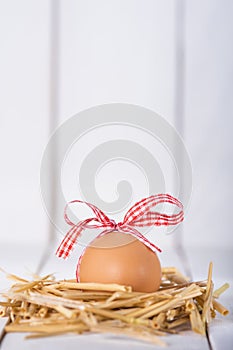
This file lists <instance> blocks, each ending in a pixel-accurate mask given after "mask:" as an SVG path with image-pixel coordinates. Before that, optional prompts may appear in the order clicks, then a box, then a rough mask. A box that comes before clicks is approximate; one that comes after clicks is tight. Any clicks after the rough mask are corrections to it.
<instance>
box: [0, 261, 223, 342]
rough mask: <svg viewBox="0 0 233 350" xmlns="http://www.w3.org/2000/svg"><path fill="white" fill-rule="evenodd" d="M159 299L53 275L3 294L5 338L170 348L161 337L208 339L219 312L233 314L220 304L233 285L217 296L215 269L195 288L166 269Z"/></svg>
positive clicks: (17, 283)
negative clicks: (90, 338) (76, 337)
mask: <svg viewBox="0 0 233 350" xmlns="http://www.w3.org/2000/svg"><path fill="white" fill-rule="evenodd" d="M162 275H163V277H162V283H161V286H160V289H159V290H158V291H157V292H154V293H139V292H134V291H132V288H131V287H130V286H123V285H117V284H98V283H77V282H76V281H75V280H62V281H56V280H55V279H54V277H53V275H47V276H45V277H39V276H34V280H33V281H28V280H26V279H23V278H20V277H18V276H15V275H8V278H10V279H12V280H14V284H13V285H12V286H11V288H10V289H9V290H8V291H7V292H5V293H2V296H3V297H4V299H5V301H0V315H1V316H7V317H9V322H8V324H7V325H6V327H5V332H29V333H30V334H29V335H27V336H26V338H36V337H44V336H52V335H60V334H64V333H76V334H82V333H86V332H94V333H111V334H119V335H125V336H129V337H134V338H137V339H140V340H144V341H148V342H152V343H155V344H158V345H164V344H165V343H164V341H163V340H162V339H161V338H160V336H163V335H166V334H168V333H172V334H176V333H179V332H182V331H185V330H188V329H192V330H193V331H194V332H197V333H200V334H202V335H205V333H206V326H207V324H208V322H209V321H210V320H211V319H212V318H214V317H215V316H216V312H219V313H220V314H222V315H227V314H228V310H227V309H226V308H225V307H224V306H223V305H221V304H220V303H219V302H218V301H217V299H218V297H219V296H220V294H221V293H222V292H224V291H225V290H226V289H227V288H228V287H229V285H228V284H227V283H226V284H224V285H223V286H222V287H220V288H219V289H217V290H215V291H213V282H212V263H210V266H209V272H208V278H207V280H206V281H197V282H191V281H189V280H188V278H186V277H184V276H183V275H182V274H181V273H180V272H179V271H178V270H177V269H176V268H174V267H164V268H162Z"/></svg>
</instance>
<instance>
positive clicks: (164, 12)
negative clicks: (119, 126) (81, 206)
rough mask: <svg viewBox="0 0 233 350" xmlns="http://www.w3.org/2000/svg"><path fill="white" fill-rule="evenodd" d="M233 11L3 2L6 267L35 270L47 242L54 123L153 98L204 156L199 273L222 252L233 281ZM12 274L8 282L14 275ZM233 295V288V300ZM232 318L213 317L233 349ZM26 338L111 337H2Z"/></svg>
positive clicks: (190, 239)
mask: <svg viewBox="0 0 233 350" xmlns="http://www.w3.org/2000/svg"><path fill="white" fill-rule="evenodd" d="M180 8H183V9H184V10H185V12H184V32H183V35H184V41H183V44H184V49H185V50H184V65H183V66H182V69H183V70H182V72H183V78H182V77H180V76H179V75H177V73H179V72H177V60H176V59H177V56H176V55H177V41H176V40H177V33H176V30H177V16H178V15H180V14H181V15H182V13H180V12H179V11H177V9H180ZM232 14H233V3H232V1H231V0H224V1H220V0H212V1H211V0H208V1H207V0H204V1H200V0H189V1H181V0H180V1H179V0H177V1H175V0H170V1H166V2H165V1H162V0H154V1H153V0H146V1H143V0H140V1H139V0H126V1H123V0H118V1H116V0H112V1H107V0H99V1H93V0H92V1H91V0H87V1H80V0H76V1H75V0H56V1H55V0H54V1H52V0H51V1H48V0H40V1H33V2H32V1H29V0H21V1H16V0H5V1H4V0H1V1H0V118H1V119H0V125H1V128H0V152H1V158H0V159H1V163H0V166H1V172H0V177H1V181H0V193H1V197H0V213H1V231H0V266H1V267H3V268H5V269H7V270H8V271H10V272H13V273H24V272H25V270H31V271H34V270H35V269H36V268H37V266H38V263H39V260H40V258H41V255H42V252H43V251H44V249H45V247H46V246H47V242H48V232H49V223H48V219H47V217H46V214H45V212H44V209H43V206H42V203H41V198H40V189H39V185H40V184H39V171H40V161H41V158H42V155H43V151H44V148H45V146H46V143H47V141H48V137H49V135H50V134H51V132H52V130H53V128H55V127H56V126H58V125H60V124H61V123H62V122H64V121H65V120H67V119H68V118H69V117H71V116H72V115H74V114H76V113H77V112H79V111H81V110H83V109H85V108H88V107H91V106H94V105H98V104H103V103H111V102H126V103H133V104H137V105H141V106H145V107H147V108H150V109H152V110H154V111H156V112H157V113H159V114H160V115H162V116H163V117H164V118H166V119H167V120H168V121H169V122H170V123H171V124H173V125H175V126H178V127H180V128H181V130H179V131H180V132H181V133H182V134H183V137H184V140H185V144H186V146H187V148H188V151H189V153H190V157H191V160H192V166H193V194H192V200H191V203H190V208H189V212H188V215H187V218H186V222H185V224H184V226H183V244H184V246H185V249H186V253H187V255H188V258H189V264H190V266H191V270H192V274H193V277H194V278H201V277H202V278H204V277H205V276H206V271H207V265H208V262H209V261H210V260H213V261H214V271H215V275H214V278H215V280H216V285H220V284H221V283H222V282H225V281H229V282H230V281H232V280H233V275H232V271H231V266H232V263H233V258H232V256H233V254H232V251H233V249H232V248H233V236H232V228H231V220H230V219H231V207H232V206H231V198H232V194H233V193H232V183H231V179H232V175H233V165H232V164H233V163H232V151H233V146H232V138H231V133H232V126H233V121H232V112H233V99H232V88H233V65H232V62H233V46H232V37H233V25H232ZM179 79H181V81H180V82H179V81H178V80H179ZM177 81H178V83H177ZM179 84H180V85H179ZM178 86H180V87H182V86H183V88H184V94H183V95H182V96H181V97H182V101H181V103H180V104H179V106H178V107H179V108H180V112H181V114H183V116H184V120H183V124H182V123H181V122H182V121H181V122H180V121H179V120H177V99H179V98H180V95H179V93H177V87H178ZM179 108H178V109H179ZM51 117H52V119H51ZM55 237H56V239H57V240H59V239H60V236H58V235H57V236H55ZM174 239H175V236H174ZM56 244H57V242H54V246H53V247H52V248H54V249H55V247H56ZM171 248H172V247H171V246H168V250H167V252H166V251H165V253H164V255H163V256H162V257H161V259H162V262H163V264H173V265H178V266H179V265H181V262H180V260H179V259H178V257H177V254H176V252H174V251H172V250H171ZM51 254H52V255H51V258H50V259H49V260H48V262H47V264H46V265H45V266H44V267H43V271H42V272H45V271H49V272H51V270H52V271H59V272H60V275H62V274H63V275H62V276H66V274H67V271H69V273H71V274H72V267H71V266H72V264H74V263H75V259H77V257H72V259H71V260H70V263H69V264H70V265H64V263H63V262H60V261H57V260H56V259H55V258H54V256H53V249H52V251H51ZM69 266H70V267H69ZM68 267H69V268H68ZM58 276H59V273H58ZM0 281H1V285H2V288H3V286H4V285H5V284H4V283H5V282H4V281H3V276H2V275H1V280H0ZM231 294H232V292H228V294H226V297H225V298H226V303H227V304H228V306H229V307H230V308H232V298H231ZM232 325H233V323H232V316H230V317H229V319H228V321H225V322H223V321H222V320H220V321H218V322H216V323H214V324H213V325H212V328H211V329H212V330H213V331H211V337H210V340H211V344H212V346H213V348H214V349H221V348H224V349H231V348H232V346H231V345H232V344H233V338H232V336H231V334H230V333H231V329H232ZM222 337H223V339H224V341H225V345H224V347H222V345H221V343H220V340H219V339H220V338H222ZM16 339H17V341H18V348H19V347H20V346H21V347H22V348H27V347H28V348H31V346H33V347H36V348H38V349H42V348H44V347H46V348H47V347H48V346H51V347H53V346H54V345H55V346H57V347H58V346H59V347H60V348H63V347H64V346H65V344H67V341H69V344H70V347H71V348H72V347H76V346H77V344H80V346H85V347H86V348H89V347H91V346H92V345H93V344H96V342H97V344H98V346H99V347H100V348H102V347H103V343H102V340H101V339H100V338H98V337H97V338H96V337H95V336H93V338H91V337H89V338H88V340H87V338H85V337H81V338H80V339H79V340H77V339H76V338H75V339H74V338H72V337H68V338H62V339H60V340H57V339H50V340H46V341H45V340H43V341H42V340H40V341H37V342H35V341H32V342H30V343H29V342H24V341H23V340H22V339H23V338H22V336H21V335H20V336H18V335H10V336H6V337H5V340H4V342H3V345H2V348H3V349H11V348H12V349H13V348H14V342H15V341H16ZM108 341H109V343H108V342H107V343H106V344H107V345H106V346H107V347H108V346H109V345H111V346H112V347H115V348H116V349H117V348H118V347H119V346H120V347H124V346H127V345H128V343H126V344H125V343H124V342H123V341H122V342H120V343H119V344H118V343H113V341H110V340H108ZM187 341H189V345H190V348H193V349H199V348H203V349H205V348H208V344H207V341H206V340H205V339H203V338H200V337H198V336H192V335H189V338H186V337H182V336H181V337H174V338H172V339H170V340H169V342H170V347H171V348H172V349H180V348H181V347H182V346H183V348H186V344H187ZM221 341H223V340H221ZM78 342H80V343H78ZM132 344H134V346H135V347H140V349H142V345H141V344H139V345H137V344H135V343H132ZM181 344H183V345H181ZM145 348H147V346H146V345H145ZM148 348H149V346H148Z"/></svg>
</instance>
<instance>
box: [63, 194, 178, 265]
mask: <svg viewBox="0 0 233 350" xmlns="http://www.w3.org/2000/svg"><path fill="white" fill-rule="evenodd" d="M73 203H83V204H86V205H87V206H88V207H89V208H91V209H92V211H93V213H94V214H95V217H92V218H89V219H85V220H82V221H80V222H79V223H77V224H75V223H73V222H72V221H71V220H70V219H69V217H68V215H67V208H68V206H69V205H70V204H73ZM160 203H170V204H173V205H175V206H177V207H178V208H180V211H179V212H178V213H177V214H171V215H168V214H163V213H159V212H156V211H151V209H152V208H153V207H155V206H156V205H158V204H160ZM64 218H65V220H66V222H67V223H68V224H69V225H70V226H71V229H70V230H69V231H68V233H67V234H66V236H65V238H64V239H63V241H62V242H61V244H60V246H59V247H58V249H57V252H56V255H57V256H58V257H62V258H64V259H66V258H67V257H68V256H69V254H70V252H71V251H72V249H73V248H74V245H75V244H76V243H77V240H78V237H79V236H80V234H81V233H82V231H83V230H85V229H98V228H104V231H103V232H101V233H100V234H99V235H98V236H97V237H100V236H103V235H105V234H106V233H109V232H112V231H120V232H125V233H130V234H131V235H133V236H134V237H136V238H137V239H139V240H140V241H141V242H143V243H144V244H145V245H146V246H147V247H148V248H150V249H151V250H152V251H154V252H155V251H156V250H158V251H160V252H161V249H160V248H158V247H157V246H156V245H154V244H153V243H152V242H150V241H149V240H148V239H147V238H146V237H145V236H143V235H142V234H141V233H140V232H139V231H138V230H136V229H135V226H136V227H144V226H161V225H165V226H170V225H177V224H179V223H180V222H181V221H183V219H184V212H183V205H182V203H181V202H180V201H179V200H178V199H176V198H174V197H172V196H171V195H169V194H157V195H153V196H150V197H147V198H144V199H142V200H140V201H139V202H137V203H135V204H134V205H133V206H132V207H131V208H130V209H129V210H128V211H127V213H126V214H125V217H124V219H123V221H122V222H119V223H116V222H115V221H114V220H112V219H110V218H109V217H108V216H107V215H106V214H104V213H103V212H102V210H100V209H99V208H97V207H96V206H95V205H93V204H91V203H88V202H84V201H80V200H73V201H71V202H69V203H68V204H67V205H66V207H65V211H64Z"/></svg>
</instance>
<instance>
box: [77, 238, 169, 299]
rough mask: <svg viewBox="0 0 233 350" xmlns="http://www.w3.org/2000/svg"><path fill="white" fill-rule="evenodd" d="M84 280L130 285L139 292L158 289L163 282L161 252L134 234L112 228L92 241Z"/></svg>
mask: <svg viewBox="0 0 233 350" xmlns="http://www.w3.org/2000/svg"><path fill="white" fill-rule="evenodd" d="M77 274H79V281H80V282H96V283H117V284H122V285H130V286H132V289H133V290H134V291H137V292H145V293H148V292H155V291H156V290H158V288H159V286H160V283H161V276H162V273H161V265H160V261H159V259H158V257H157V254H156V253H154V252H152V251H151V250H150V249H149V248H148V247H147V246H146V245H145V244H143V243H142V242H141V241H139V240H138V239H137V238H135V237H133V236H132V235H130V234H125V233H122V232H110V233H107V234H106V235H104V236H102V237H99V238H96V239H95V240H94V241H93V242H92V243H91V245H89V246H88V247H87V248H86V250H85V252H84V254H83V256H82V259H81V262H80V266H79V271H78V269H77Z"/></svg>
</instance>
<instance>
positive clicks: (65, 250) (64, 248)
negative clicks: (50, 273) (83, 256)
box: [56, 225, 83, 259]
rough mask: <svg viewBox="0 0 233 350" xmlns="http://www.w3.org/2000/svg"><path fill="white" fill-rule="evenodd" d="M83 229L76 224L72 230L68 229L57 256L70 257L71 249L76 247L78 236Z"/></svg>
mask: <svg viewBox="0 0 233 350" xmlns="http://www.w3.org/2000/svg"><path fill="white" fill-rule="evenodd" d="M82 230H83V228H82V227H80V226H76V225H75V226H73V227H72V228H71V229H70V231H68V233H67V234H66V236H65V238H64V239H63V240H62V242H61V244H60V245H59V247H58V249H57V251H56V256H57V257H59V258H63V259H67V258H68V257H69V255H70V253H71V251H72V250H73V249H74V246H75V244H76V243H77V238H78V236H79V235H80V234H81V232H82Z"/></svg>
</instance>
